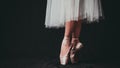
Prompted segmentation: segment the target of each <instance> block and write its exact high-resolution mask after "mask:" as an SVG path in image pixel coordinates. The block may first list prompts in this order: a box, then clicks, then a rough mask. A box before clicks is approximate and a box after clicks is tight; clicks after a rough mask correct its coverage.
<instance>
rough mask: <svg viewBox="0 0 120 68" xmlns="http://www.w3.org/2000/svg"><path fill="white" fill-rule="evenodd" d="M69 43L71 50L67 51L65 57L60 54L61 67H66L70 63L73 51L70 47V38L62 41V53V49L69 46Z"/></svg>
mask: <svg viewBox="0 0 120 68" xmlns="http://www.w3.org/2000/svg"><path fill="white" fill-rule="evenodd" d="M67 43H68V45H69V48H67V50H66V54H65V55H62V53H60V64H61V65H66V64H67V63H68V61H69V59H70V58H69V55H70V50H71V48H72V47H71V46H70V39H68V38H64V39H63V41H62V46H61V51H62V47H64V46H68V45H66V44H67Z"/></svg>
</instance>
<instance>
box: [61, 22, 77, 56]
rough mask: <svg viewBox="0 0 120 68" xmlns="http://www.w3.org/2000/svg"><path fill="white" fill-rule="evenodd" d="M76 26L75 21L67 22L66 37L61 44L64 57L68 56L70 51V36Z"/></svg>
mask: <svg viewBox="0 0 120 68" xmlns="http://www.w3.org/2000/svg"><path fill="white" fill-rule="evenodd" d="M74 28H75V22H74V21H69V22H66V24H65V33H64V38H63V41H62V44H61V51H60V56H62V57H64V56H66V54H67V53H68V52H69V48H70V37H71V36H72V32H73V30H74Z"/></svg>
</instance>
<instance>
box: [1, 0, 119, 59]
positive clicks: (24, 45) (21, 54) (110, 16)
mask: <svg viewBox="0 0 120 68" xmlns="http://www.w3.org/2000/svg"><path fill="white" fill-rule="evenodd" d="M46 2H47V1H46V0H8V1H6V0H5V1H2V2H1V9H0V11H1V15H0V17H1V20H0V34H1V35H0V39H1V42H0V57H1V59H15V58H43V57H49V58H58V57H59V51H60V46H61V41H62V38H63V34H64V28H60V29H47V28H45V26H44V22H45V12H46ZM102 6H103V10H104V15H105V20H103V21H101V22H100V23H99V24H82V31H81V35H80V40H81V41H82V42H83V44H84V45H85V48H84V50H83V51H82V53H81V57H82V60H83V61H85V60H88V61H89V60H90V61H101V60H103V61H108V60H109V61H111V60H112V61H119V60H120V55H119V54H120V53H119V51H120V49H119V47H120V45H119V15H118V12H119V9H118V8H119V6H118V2H117V0H116V2H115V1H113V0H102Z"/></svg>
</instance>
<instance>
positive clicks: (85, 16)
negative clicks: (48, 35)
mask: <svg viewBox="0 0 120 68" xmlns="http://www.w3.org/2000/svg"><path fill="white" fill-rule="evenodd" d="M100 17H103V10H102V6H101V1H100V0H47V8H46V18H45V27H46V28H60V27H64V26H65V23H66V22H67V21H71V20H79V19H81V20H86V22H87V23H92V22H94V21H96V22H99V19H100Z"/></svg>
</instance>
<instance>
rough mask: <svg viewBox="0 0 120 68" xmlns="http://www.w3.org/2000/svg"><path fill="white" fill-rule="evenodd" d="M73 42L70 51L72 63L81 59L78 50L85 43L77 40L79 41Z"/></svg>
mask: <svg viewBox="0 0 120 68" xmlns="http://www.w3.org/2000/svg"><path fill="white" fill-rule="evenodd" d="M71 44H72V49H71V51H70V60H71V63H77V62H78V61H79V56H78V52H79V51H80V49H81V48H82V47H83V44H82V43H81V42H77V43H76V42H74V43H71Z"/></svg>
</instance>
